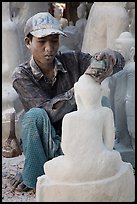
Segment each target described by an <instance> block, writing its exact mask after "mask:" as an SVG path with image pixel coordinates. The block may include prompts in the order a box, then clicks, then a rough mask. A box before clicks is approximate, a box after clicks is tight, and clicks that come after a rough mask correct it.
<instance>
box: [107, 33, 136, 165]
mask: <svg viewBox="0 0 137 204" xmlns="http://www.w3.org/2000/svg"><path fill="white" fill-rule="evenodd" d="M115 49H116V50H117V51H119V52H120V53H121V54H122V55H123V56H124V58H125V66H124V69H123V70H122V71H120V72H118V73H116V74H115V75H113V76H111V77H110V79H109V88H110V101H111V105H112V110H113V112H114V118H115V126H116V139H117V140H116V144H115V148H116V149H117V150H118V151H120V152H121V153H122V151H123V160H125V161H128V162H131V163H132V164H133V166H134V165H135V155H134V154H135V152H134V151H133V153H132V150H135V61H134V55H135V39H134V37H133V36H132V34H131V33H130V32H123V33H121V34H120V36H119V37H118V38H117V39H116V41H115ZM130 150H131V154H132V156H131V155H130ZM124 152H125V153H124Z"/></svg>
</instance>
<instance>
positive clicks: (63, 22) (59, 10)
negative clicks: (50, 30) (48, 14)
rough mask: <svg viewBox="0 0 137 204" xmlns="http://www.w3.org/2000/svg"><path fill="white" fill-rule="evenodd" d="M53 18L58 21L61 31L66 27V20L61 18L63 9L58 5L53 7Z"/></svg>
mask: <svg viewBox="0 0 137 204" xmlns="http://www.w3.org/2000/svg"><path fill="white" fill-rule="evenodd" d="M54 17H55V18H56V19H58V20H59V22H60V24H61V28H62V29H64V28H65V27H66V26H68V20H67V19H66V18H63V9H62V8H61V7H59V6H58V5H55V6H54Z"/></svg>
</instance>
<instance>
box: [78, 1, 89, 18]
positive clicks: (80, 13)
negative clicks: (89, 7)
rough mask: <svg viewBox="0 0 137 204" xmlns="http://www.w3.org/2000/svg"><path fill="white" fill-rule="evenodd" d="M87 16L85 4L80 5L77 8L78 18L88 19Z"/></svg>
mask: <svg viewBox="0 0 137 204" xmlns="http://www.w3.org/2000/svg"><path fill="white" fill-rule="evenodd" d="M86 16H87V11H86V6H85V5H83V4H80V5H79V6H78V7H77V17H78V18H86Z"/></svg>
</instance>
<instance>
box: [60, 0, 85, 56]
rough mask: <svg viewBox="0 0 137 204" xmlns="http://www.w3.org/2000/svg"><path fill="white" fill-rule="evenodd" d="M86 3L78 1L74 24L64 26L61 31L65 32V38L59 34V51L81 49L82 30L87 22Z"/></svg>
mask: <svg viewBox="0 0 137 204" xmlns="http://www.w3.org/2000/svg"><path fill="white" fill-rule="evenodd" d="M87 13H88V9H87V4H86V3H85V2H83V3H80V5H79V6H78V7H77V17H78V20H77V21H76V24H75V25H69V26H66V27H65V28H64V29H63V32H65V33H66V34H67V38H66V37H63V36H60V49H59V50H60V51H62V52H64V51H68V50H81V47H82V42H83V36H84V31H85V27H86V23H87V19H86V17H87Z"/></svg>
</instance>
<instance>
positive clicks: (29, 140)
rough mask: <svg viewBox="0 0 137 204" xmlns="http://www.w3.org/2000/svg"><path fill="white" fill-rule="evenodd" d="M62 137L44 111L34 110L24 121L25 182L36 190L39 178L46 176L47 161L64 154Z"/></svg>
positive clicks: (30, 111)
mask: <svg viewBox="0 0 137 204" xmlns="http://www.w3.org/2000/svg"><path fill="white" fill-rule="evenodd" d="M60 141H61V137H60V136H59V135H56V132H55V130H54V128H53V126H52V125H51V123H50V120H49V117H48V114H47V113H46V111H45V110H44V109H41V108H32V109H30V110H29V111H28V112H27V113H25V115H24V118H23V121H22V144H23V152H24V155H25V164H24V169H23V182H24V184H25V185H26V186H28V187H31V188H35V187H36V182H37V177H38V176H41V175H43V174H44V169H43V165H44V163H45V162H46V161H48V160H50V159H52V158H53V157H55V156H59V155H60V154H62V151H61V148H60Z"/></svg>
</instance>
